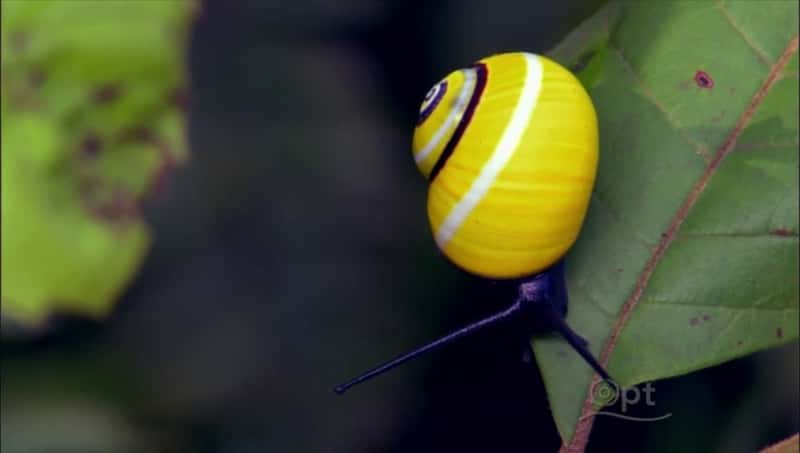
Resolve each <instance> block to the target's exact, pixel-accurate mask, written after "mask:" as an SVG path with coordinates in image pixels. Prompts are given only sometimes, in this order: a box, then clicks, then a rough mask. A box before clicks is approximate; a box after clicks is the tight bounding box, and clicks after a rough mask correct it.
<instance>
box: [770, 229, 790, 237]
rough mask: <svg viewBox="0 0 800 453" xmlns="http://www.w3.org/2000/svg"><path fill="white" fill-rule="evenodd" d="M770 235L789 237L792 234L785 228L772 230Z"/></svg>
mask: <svg viewBox="0 0 800 453" xmlns="http://www.w3.org/2000/svg"><path fill="white" fill-rule="evenodd" d="M772 234H774V235H775V236H791V235H792V232H791V231H789V230H788V229H786V228H778V229H777V230H772Z"/></svg>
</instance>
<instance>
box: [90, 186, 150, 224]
mask: <svg viewBox="0 0 800 453" xmlns="http://www.w3.org/2000/svg"><path fill="white" fill-rule="evenodd" d="M90 211H91V213H92V214H93V215H94V216H95V217H97V218H98V219H100V220H102V221H105V222H108V223H113V224H117V225H126V224H128V223H130V222H132V221H133V220H135V219H137V218H139V217H140V215H141V212H140V211H141V209H140V205H139V201H138V200H137V199H136V198H135V197H134V196H133V195H132V194H130V193H129V192H127V191H126V190H124V189H122V188H120V187H117V188H115V189H114V191H113V193H112V195H111V197H110V198H108V199H106V200H104V201H102V202H100V203H97V204H94V205H93V206H90Z"/></svg>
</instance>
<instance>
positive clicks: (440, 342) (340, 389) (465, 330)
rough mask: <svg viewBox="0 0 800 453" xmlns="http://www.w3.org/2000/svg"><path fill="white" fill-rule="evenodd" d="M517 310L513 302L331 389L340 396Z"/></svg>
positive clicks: (518, 306)
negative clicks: (500, 309) (503, 308)
mask: <svg viewBox="0 0 800 453" xmlns="http://www.w3.org/2000/svg"><path fill="white" fill-rule="evenodd" d="M519 309H520V303H519V301H517V302H514V304H512V305H511V306H510V307H508V308H506V309H505V310H503V311H501V312H499V313H496V314H494V315H492V316H489V317H487V318H484V319H481V320H480V321H477V322H474V323H472V324H470V325H467V326H464V327H462V328H460V329H458V330H456V331H454V332H451V333H449V334H447V335H445V336H443V337H441V338H439V339H437V340H434V341H432V342H430V343H428V344H426V345H425V346H422V347H420V348H418V349H415V350H413V351H411V352H409V353H407V354H403V355H401V356H399V357H396V358H394V359H392V360H390V361H388V362H386V363H384V364H382V365H378V366H377V367H375V368H373V369H371V370H369V371H367V372H366V373H364V374H362V375H360V376H358V377H356V378H354V379H351V380H350V381H347V382H345V383H344V384H341V385H337V386H336V387H335V388H334V389H333V391H334V392H336V393H338V394H339V395H341V394H342V393H344V392H346V391H347V389H349V388H350V387H353V386H354V385H357V384H360V383H362V382H364V381H366V380H369V379H372V378H374V377H376V376H380V375H381V374H383V373H386V372H387V371H389V370H391V369H392V368H395V367H397V366H399V365H402V364H403V363H405V362H408V361H409V360H412V359H416V358H417V357H419V356H421V355H423V354H425V353H426V352H430V351H432V350H434V349H436V348H439V347H441V346H444V345H446V344H448V343H452V342H453V341H455V340H458V339H459V338H462V337H465V336H467V335H469V334H471V333H474V332H477V331H478V330H481V329H483V328H484V327H488V326H491V325H493V324H496V323H498V322H500V321H503V320H506V319H508V318H510V317H512V316H513V315H514V314H515V313H517V312H518V311H519Z"/></svg>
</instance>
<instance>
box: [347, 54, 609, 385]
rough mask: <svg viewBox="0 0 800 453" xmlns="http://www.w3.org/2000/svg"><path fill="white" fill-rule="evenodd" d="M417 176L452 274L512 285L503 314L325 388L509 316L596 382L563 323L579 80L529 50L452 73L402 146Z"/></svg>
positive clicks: (589, 155) (593, 161)
mask: <svg viewBox="0 0 800 453" xmlns="http://www.w3.org/2000/svg"><path fill="white" fill-rule="evenodd" d="M412 149H413V155H414V160H415V161H416V164H417V166H418V168H419V170H420V172H421V173H422V174H423V176H425V178H426V179H427V181H428V183H429V185H430V187H429V190H428V209H427V211H428V219H429V222H430V226H431V231H432V233H433V237H434V239H435V242H436V245H437V246H438V248H439V250H440V251H441V252H442V253H443V254H444V255H445V256H446V257H447V258H448V259H449V261H451V262H452V263H453V264H455V265H456V266H457V267H459V268H461V269H462V270H464V271H466V272H468V273H470V274H474V275H477V276H479V277H482V278H486V279H491V280H513V281H514V282H515V283H516V284H518V296H517V298H516V300H515V301H514V302H513V303H512V304H511V305H510V306H509V307H508V308H506V309H504V310H502V311H500V312H499V313H496V314H494V315H491V316H489V317H487V318H485V319H482V320H480V321H477V322H475V323H473V324H470V325H468V326H466V327H463V328H461V329H459V330H456V331H454V332H452V333H450V334H448V335H446V336H444V337H441V338H439V339H437V340H435V341H433V342H431V343H429V344H427V345H425V346H422V347H421V348H419V349H416V350H414V351H412V352H410V353H407V354H405V355H402V356H399V357H397V358H395V359H393V360H390V361H389V362H386V363H385V364H383V365H380V366H378V367H376V368H374V369H372V370H370V371H367V372H366V373H364V374H362V375H360V376H358V377H356V378H355V379H352V380H350V381H348V382H346V383H344V384H341V385H339V386H337V387H336V388H335V389H334V390H335V392H336V393H339V394H341V393H344V392H345V391H346V390H347V389H349V388H350V387H352V386H354V385H356V384H359V383H361V382H364V381H365V380H367V379H370V378H372V377H375V376H377V375H380V374H382V373H385V372H386V371H389V370H390V369H392V368H394V367H396V366H398V365H400V364H402V363H404V362H406V361H408V360H410V359H413V358H416V357H418V356H420V355H421V354H423V353H425V352H428V351H430V350H432V349H434V348H437V347H439V346H442V345H444V344H447V343H450V342H452V341H453V340H456V339H458V338H461V337H463V336H465V335H468V334H470V333H473V332H475V331H476V330H478V329H481V328H483V327H486V326H489V325H493V324H495V323H497V322H500V321H502V320H506V319H509V318H511V317H518V316H525V317H529V318H530V319H535V320H537V321H544V323H545V325H546V326H547V327H548V328H549V329H551V330H554V331H557V332H558V333H560V334H561V335H562V336H563V337H564V339H565V340H566V341H567V342H568V343H569V344H570V345H571V346H572V347H573V348H574V349H575V350H576V351H577V352H578V353H579V354H580V355H581V356H582V357H583V359H584V360H585V361H586V362H587V363H588V364H589V365H590V366H591V367H592V368H593V369H594V371H595V372H597V373H598V374H599V375H600V376H601V377H602V378H603V379H604V380H606V381H608V380H610V377H609V375H608V373H607V372H606V370H605V369H604V368H603V367H602V365H600V363H599V362H598V361H597V360H596V359H595V358H594V356H593V355H592V354H591V352H590V351H589V350H588V343H587V341H586V340H585V339H583V338H582V337H580V336H579V335H578V334H577V333H575V332H574V331H573V330H572V329H571V328H570V327H569V326H568V325H567V323H566V321H565V319H564V318H565V316H566V307H567V289H566V280H565V276H564V255H565V254H566V253H567V251H568V250H569V249H570V248H571V247H572V245H573V244H574V243H575V241H576V239H577V237H578V233H579V232H580V229H581V226H582V224H583V220H584V217H585V215H586V211H587V209H588V206H589V199H590V196H591V191H592V187H593V185H594V180H595V174H596V171H597V159H598V128H597V117H596V114H595V110H594V107H593V105H592V101H591V99H590V97H589V95H588V93H587V92H586V90H585V89H584V88H583V86H582V85H581V83H580V81H578V79H577V78H576V77H575V76H574V75H573V74H572V73H571V72H570V71H569V70H567V69H566V68H564V67H562V66H561V65H559V64H558V63H556V62H554V61H552V60H550V59H548V58H546V57H543V56H540V55H535V54H531V53H523V52H516V53H504V54H497V55H493V56H490V57H487V58H484V59H482V60H480V61H478V62H477V63H475V64H474V65H473V66H472V67H469V68H466V69H460V70H456V71H454V72H452V73H450V74H449V75H448V76H447V77H445V78H444V79H443V80H441V81H440V82H439V83H437V84H436V85H434V86H433V88H431V89H430V91H428V93H427V94H426V95H425V98H424V100H423V102H422V106H421V107H420V111H419V117H418V120H417V124H416V128H415V131H414V138H413V142H412Z"/></svg>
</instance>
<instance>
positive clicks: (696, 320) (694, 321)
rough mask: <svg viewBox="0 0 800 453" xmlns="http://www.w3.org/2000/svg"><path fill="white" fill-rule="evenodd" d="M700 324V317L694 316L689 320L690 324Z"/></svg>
mask: <svg viewBox="0 0 800 453" xmlns="http://www.w3.org/2000/svg"><path fill="white" fill-rule="evenodd" d="M698 324H700V319H698V318H692V319H690V320H689V325H690V326H696V325H698Z"/></svg>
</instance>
